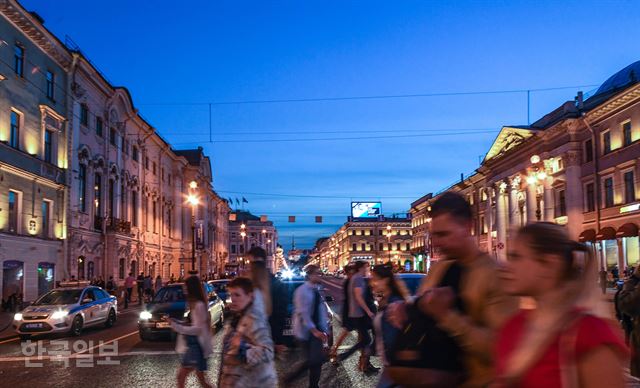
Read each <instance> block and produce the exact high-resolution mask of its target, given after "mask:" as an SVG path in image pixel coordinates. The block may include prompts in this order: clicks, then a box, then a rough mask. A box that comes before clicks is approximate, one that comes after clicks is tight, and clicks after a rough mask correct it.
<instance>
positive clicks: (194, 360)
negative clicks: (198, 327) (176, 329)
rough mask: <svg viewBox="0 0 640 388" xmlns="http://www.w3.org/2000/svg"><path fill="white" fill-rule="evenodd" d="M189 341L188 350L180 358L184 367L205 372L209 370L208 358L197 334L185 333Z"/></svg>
mask: <svg viewBox="0 0 640 388" xmlns="http://www.w3.org/2000/svg"><path fill="white" fill-rule="evenodd" d="M185 338H186V340H187V341H186V342H187V351H186V352H185V353H184V354H183V355H182V360H180V362H181V364H182V366H183V367H186V368H194V369H196V370H198V371H201V372H204V371H206V370H207V359H206V358H204V354H203V353H202V347H201V346H200V343H199V342H198V337H197V336H195V335H185Z"/></svg>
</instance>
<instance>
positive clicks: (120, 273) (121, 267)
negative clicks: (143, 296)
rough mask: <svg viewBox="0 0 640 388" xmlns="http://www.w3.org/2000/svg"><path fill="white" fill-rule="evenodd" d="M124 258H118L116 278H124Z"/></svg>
mask: <svg viewBox="0 0 640 388" xmlns="http://www.w3.org/2000/svg"><path fill="white" fill-rule="evenodd" d="M124 270H125V267H124V259H120V262H119V263H118V278H119V279H124Z"/></svg>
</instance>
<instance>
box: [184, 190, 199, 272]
mask: <svg viewBox="0 0 640 388" xmlns="http://www.w3.org/2000/svg"><path fill="white" fill-rule="evenodd" d="M197 189H198V182H196V181H191V182H190V183H189V195H188V196H187V202H188V203H189V204H190V205H191V271H189V273H190V274H192V275H195V274H197V273H198V271H196V207H197V206H198V203H199V202H200V201H199V200H198V196H197V192H196V190H197Z"/></svg>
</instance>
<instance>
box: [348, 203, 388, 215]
mask: <svg viewBox="0 0 640 388" xmlns="http://www.w3.org/2000/svg"><path fill="white" fill-rule="evenodd" d="M381 209H382V203H381V202H351V217H353V218H377V217H378V216H379V215H381V214H382V211H381Z"/></svg>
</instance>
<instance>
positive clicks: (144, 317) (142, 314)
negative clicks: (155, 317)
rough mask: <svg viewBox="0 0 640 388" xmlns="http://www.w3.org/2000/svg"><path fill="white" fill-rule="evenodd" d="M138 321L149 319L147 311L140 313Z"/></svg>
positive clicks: (149, 315) (149, 314)
mask: <svg viewBox="0 0 640 388" xmlns="http://www.w3.org/2000/svg"><path fill="white" fill-rule="evenodd" d="M140 319H143V320H148V319H151V313H150V312H148V311H143V312H141V313H140Z"/></svg>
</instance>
